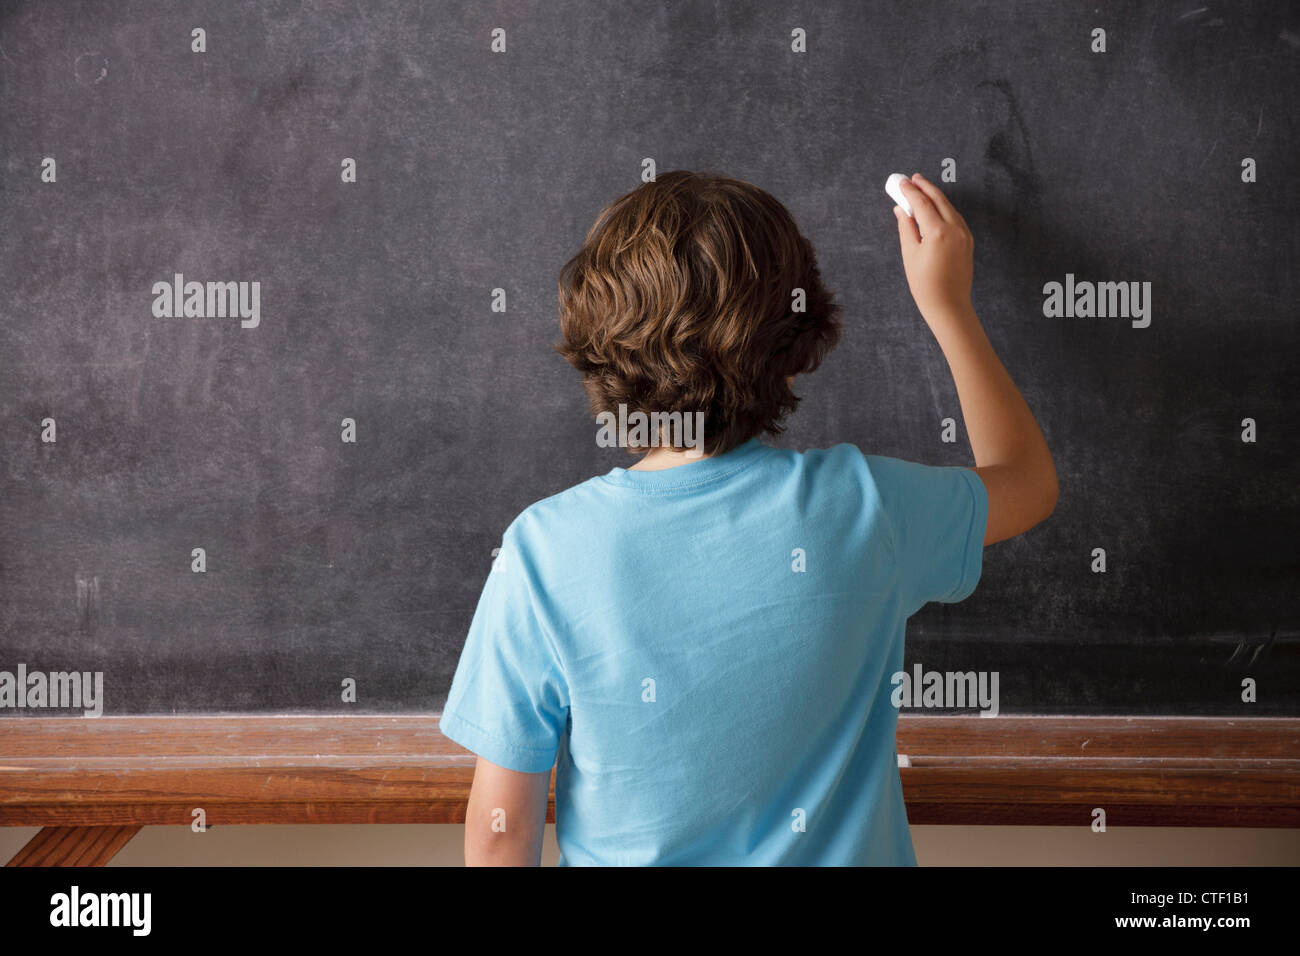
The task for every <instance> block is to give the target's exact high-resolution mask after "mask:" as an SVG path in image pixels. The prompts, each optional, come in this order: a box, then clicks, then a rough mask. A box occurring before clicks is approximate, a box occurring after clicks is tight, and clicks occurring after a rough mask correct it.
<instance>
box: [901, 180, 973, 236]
mask: <svg viewBox="0 0 1300 956" xmlns="http://www.w3.org/2000/svg"><path fill="white" fill-rule="evenodd" d="M911 182H912V185H913V186H915V187H916V188H917V189H919V190H921V191H922V192H923V193H925V194H926V196H928V197H929V198H930V201H931V202H933V203H934V208H935V209H937V210H939V215H940V216H942V217H943V218H944V219H945V220H947V221H948V222H951V223H953V224H954V225H955V224H957V223H960V222H961V221H962V220H961V216H960V215H959V214H958V213H957V210H956V209H954V208H953V205H952V203H950V202H948V197H947V196H945V195H944V194H943V190H942V189H940V188H939V187H938V186H936V185H935V184H934V183H932V182H930V181H929V180H928V179H926V178H925V177H924V176H922V175H921V174H920V173H912V180H911Z"/></svg>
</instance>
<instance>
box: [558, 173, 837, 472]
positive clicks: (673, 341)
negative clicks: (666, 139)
mask: <svg viewBox="0 0 1300 956" xmlns="http://www.w3.org/2000/svg"><path fill="white" fill-rule="evenodd" d="M796 289H802V290H803V292H804V300H803V309H802V311H798V312H796V311H794V310H793V306H794V304H795V300H794V298H793V293H794V290H796ZM559 307H560V331H561V333H562V334H563V337H564V340H563V341H562V342H561V343H560V344H558V345H556V346H555V348H556V351H558V352H559V353H560V354H561V355H563V356H564V357H565V358H566V359H567V360H568V361H569V362H570V363H571V364H572V365H573V366H574V367H575V368H577V369H578V371H579V372H581V373H582V382H583V388H584V389H585V391H586V393H587V396H588V398H589V399H590V401H591V409H592V413H593V414H599V413H601V412H612V413H614V414H615V415H617V413H618V406H619V405H620V404H623V405H626V406H627V411H628V413H629V414H630V413H632V412H635V411H640V412H642V413H644V414H646V415H647V416H648V415H650V414H651V413H654V412H668V413H671V412H681V413H682V414H683V415H685V414H689V413H692V412H703V413H704V416H705V417H704V450H705V453H706V454H708V455H719V454H722V453H723V452H726V451H729V450H730V449H732V448H735V447H736V446H737V445H740V444H742V443H744V442H745V441H748V440H749V439H750V438H753V437H754V436H756V435H758V434H760V433H762V432H768V433H770V434H773V435H777V434H780V432H781V430H782V424H781V422H782V419H784V418H785V416H786V415H788V414H789V413H790V412H792V411H794V410H795V408H796V407H797V406H798V404H799V398H798V396H796V395H795V394H794V392H793V391H792V390H791V389H790V385H789V383H788V382H787V381H786V379H787V378H788V377H789V376H792V375H803V374H806V373H809V372H812V371H814V370H815V369H816V368H817V367H818V365H820V364H821V362H822V360H823V359H824V358H825V357H826V355H827V354H828V353H829V352H830V351H831V349H833V348H834V347H835V345H836V343H837V342H838V341H839V335H840V320H839V316H840V308H839V306H838V305H837V304H836V303H835V301H834V297H833V295H832V294H831V293H830V292H829V291H827V289H826V287H825V286H824V285H823V284H822V279H821V273H820V271H819V270H818V268H817V256H816V253H815V252H814V251H813V247H812V244H811V243H809V242H808V240H807V239H805V238H804V237H803V235H802V234H801V233H800V232H799V228H798V227H797V226H796V225H795V223H794V220H793V219H792V218H791V216H790V213H789V212H788V211H787V210H786V208H785V207H784V206H783V205H781V203H779V202H778V201H777V200H776V199H774V198H773V197H772V196H771V195H769V194H768V193H766V192H764V191H763V190H762V189H759V188H758V187H757V186H754V185H752V184H750V183H746V182H741V181H739V180H736V179H731V178H728V177H726V176H721V175H717V174H713V173H695V172H687V171H674V172H670V173H665V174H664V175H662V176H660V177H659V178H658V179H657V180H656V181H654V182H648V183H644V184H643V185H641V186H639V187H638V188H636V189H634V190H632V191H631V192H629V193H627V194H626V195H624V196H621V197H619V198H618V199H616V200H614V202H612V203H610V204H609V205H608V206H606V207H605V208H604V209H603V210H602V211H601V213H600V215H599V216H598V217H597V219H596V222H595V223H594V224H593V225H592V227H591V229H590V230H589V231H588V232H587V238H586V241H585V242H584V244H583V247H582V249H581V250H580V251H579V252H578V253H577V254H576V255H575V256H574V257H573V258H572V259H570V260H569V261H568V262H567V263H565V265H564V266H563V268H562V269H561V270H560V278H559ZM670 437H671V436H662V437H661V438H660V440H661V441H662V442H664V443H667V442H668V441H669V439H670ZM628 450H629V451H632V452H641V451H645V450H647V449H645V448H629V449H628Z"/></svg>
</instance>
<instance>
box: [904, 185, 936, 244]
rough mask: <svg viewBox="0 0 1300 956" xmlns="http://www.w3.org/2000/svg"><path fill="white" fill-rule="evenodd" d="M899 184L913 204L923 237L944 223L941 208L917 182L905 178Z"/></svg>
mask: <svg viewBox="0 0 1300 956" xmlns="http://www.w3.org/2000/svg"><path fill="white" fill-rule="evenodd" d="M899 186H900V187H901V188H902V190H903V195H904V196H906V197H907V201H908V202H909V203H910V204H911V206H912V215H913V216H915V217H916V224H917V226H919V227H920V229H921V237H922V238H924V237H925V236H927V235H929V234H930V233H932V232H934V231H935V230H937V229H938V228H939V227H940V226H942V225H943V222H944V219H943V216H941V215H940V214H939V210H938V209H936V208H935V206H934V203H933V202H931V201H930V197H929V196H928V195H926V194H925V193H924V192H922V191H921V190H920V189H919V188H918V187H917V186H916V184H915V183H913V182H911V181H910V180H907V179H903V180H900V181H899Z"/></svg>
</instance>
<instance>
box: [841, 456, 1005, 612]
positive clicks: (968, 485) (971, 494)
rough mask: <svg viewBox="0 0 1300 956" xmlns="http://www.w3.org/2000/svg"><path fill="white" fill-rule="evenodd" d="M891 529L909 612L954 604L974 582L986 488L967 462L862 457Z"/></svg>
mask: <svg viewBox="0 0 1300 956" xmlns="http://www.w3.org/2000/svg"><path fill="white" fill-rule="evenodd" d="M867 461H868V463H869V465H870V468H871V472H872V475H873V476H874V477H875V479H876V487H877V489H878V491H879V492H880V497H881V503H882V505H883V507H884V509H885V513H886V515H887V517H888V518H889V525H890V527H891V528H892V530H893V541H894V558H895V562H896V566H897V571H898V578H899V587H900V588H901V589H902V593H903V598H904V606H905V609H906V611H907V613H908V614H909V615H911V614H912V613H913V612H915V611H916V610H919V609H920V608H921V607H922V606H923V605H925V604H926V603H927V602H929V601H939V602H941V603H943V604H953V603H956V602H957V601H961V600H964V599H965V598H967V597H969V596H970V595H971V593H972V592H973V591H974V590H975V585H976V584H977V583H978V582H979V578H980V571H981V570H982V567H983V558H984V531H985V525H986V524H987V522H988V513H989V498H988V491H987V490H986V489H985V488H984V482H983V481H981V480H980V477H979V475H977V474H975V472H974V471H973V470H972V469H970V468H966V467H961V466H955V465H952V466H935V465H920V464H917V463H915V462H910V461H902V460H900V459H897V458H885V457H881V456H877V455H869V456H867Z"/></svg>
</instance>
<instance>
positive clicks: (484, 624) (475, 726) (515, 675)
mask: <svg viewBox="0 0 1300 956" xmlns="http://www.w3.org/2000/svg"><path fill="white" fill-rule="evenodd" d="M536 598H537V594H536V587H535V575H534V572H533V569H532V567H531V566H530V564H529V563H528V556H527V554H526V553H525V552H524V551H523V550H522V549H521V548H520V547H519V545H518V544H517V542H516V541H515V540H514V539H513V537H512V536H511V533H510V532H509V531H507V532H506V536H505V538H504V539H503V540H502V543H501V551H500V553H499V555H498V557H497V559H496V561H495V562H494V564H493V568H492V570H491V571H490V572H489V573H488V579H487V582H486V583H485V584H484V585H483V592H482V594H481V595H480V597H479V602H478V608H477V609H476V610H475V612H474V619H473V621H472V622H471V623H470V628H469V636H468V637H467V638H466V639H465V649H464V650H463V651H462V652H461V655H460V663H459V665H458V666H457V668H456V674H455V676H454V677H453V678H452V682H451V691H450V693H449V694H448V695H447V704H446V706H445V707H444V708H443V711H442V718H441V720H440V722H439V728H440V729H441V731H442V733H443V735H444V736H446V737H450V738H451V739H452V740H454V741H455V742H456V743H458V744H460V745H461V746H462V747H464V748H465V749H466V750H469V751H471V752H473V753H475V754H477V755H479V756H480V757H482V758H484V759H485V760H488V761H491V762H492V763H494V764H497V765H498V766H501V767H505V768H506V769H507V770H516V771H519V772H521V773H541V772H543V771H547V770H550V769H551V767H552V766H553V765H554V763H555V755H556V752H557V749H558V747H559V743H560V737H561V735H562V734H563V733H564V731H565V728H566V727H567V724H568V717H569V697H568V690H567V685H566V683H565V680H564V672H563V668H562V667H561V664H560V661H559V659H558V657H557V654H556V652H555V646H554V643H553V641H552V639H551V635H550V634H549V633H547V631H546V629H545V627H544V625H543V624H542V623H541V621H540V620H539V617H538V605H537V603H536Z"/></svg>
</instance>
